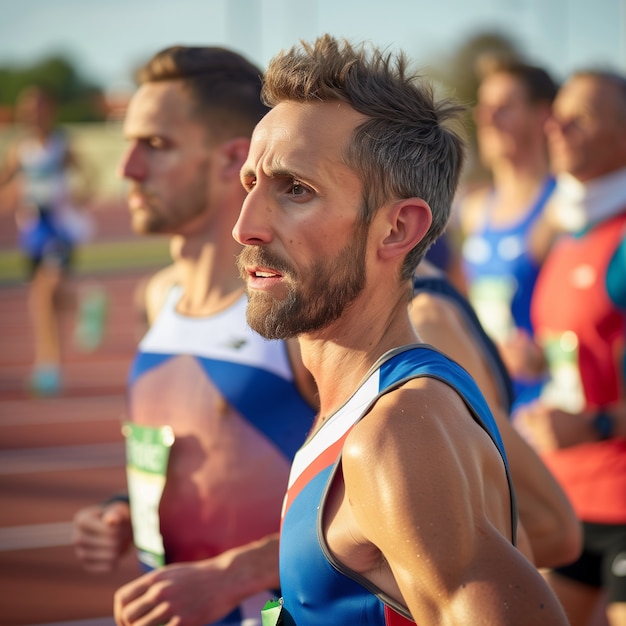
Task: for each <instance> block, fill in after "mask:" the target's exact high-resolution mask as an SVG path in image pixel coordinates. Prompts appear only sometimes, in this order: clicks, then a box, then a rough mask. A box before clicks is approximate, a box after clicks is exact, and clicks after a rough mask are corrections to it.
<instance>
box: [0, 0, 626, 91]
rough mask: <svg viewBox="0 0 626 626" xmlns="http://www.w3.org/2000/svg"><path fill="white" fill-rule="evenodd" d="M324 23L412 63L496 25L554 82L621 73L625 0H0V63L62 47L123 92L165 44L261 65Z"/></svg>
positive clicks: (625, 62) (427, 60) (90, 76)
mask: <svg viewBox="0 0 626 626" xmlns="http://www.w3.org/2000/svg"><path fill="white" fill-rule="evenodd" d="M325 32H329V33H331V34H333V35H336V36H341V37H346V38H348V39H350V40H352V41H362V40H369V41H372V42H373V43H375V44H376V45H378V46H382V47H387V48H390V49H393V48H401V49H403V50H404V51H405V52H406V53H407V54H408V55H409V56H410V57H411V58H412V59H413V60H414V61H415V63H416V64H417V65H419V66H422V67H428V66H431V65H434V64H438V63H440V62H441V61H442V60H444V59H445V58H447V57H449V56H451V55H452V54H453V53H454V51H455V50H456V49H457V48H458V47H459V46H460V45H461V44H462V43H463V42H464V41H466V40H467V39H468V38H469V37H471V36H473V35H475V34H477V33H479V32H499V33H500V34H503V35H505V36H507V37H508V38H510V39H511V40H512V41H514V42H515V44H516V45H517V46H518V48H519V49H520V50H521V51H522V52H523V53H524V54H525V56H526V58H527V59H528V61H530V62H533V63H537V64H540V65H543V66H544V67H546V69H548V70H549V71H551V72H552V73H553V75H554V76H555V78H556V79H557V80H562V79H564V78H565V77H566V76H567V74H568V73H569V72H571V71H573V70H574V69H576V68H578V67H583V66H592V65H593V66H608V67H612V68H613V69H617V70H619V71H622V72H624V73H626V0H0V65H7V64H12V65H18V66H19V65H28V64H30V63H33V62H36V61H38V60H39V59H41V58H43V57H45V56H47V55H50V54H56V53H63V54H65V55H67V56H68V57H69V58H70V59H71V60H72V61H73V62H74V63H75V64H76V66H77V68H78V69H79V71H80V73H81V76H82V77H83V78H85V79H86V80H88V81H89V82H93V83H96V84H98V85H100V86H101V87H103V88H104V89H106V90H110V91H115V90H120V89H123V90H126V89H130V88H131V87H132V80H131V77H132V70H133V68H135V67H136V66H137V65H138V64H140V63H142V62H143V61H145V60H146V59H147V58H148V57H149V56H151V55H152V54H153V53H154V52H156V51H157V50H159V49H161V48H164V47H166V46H169V45H172V44H186V45H221V46H228V47H231V48H233V49H235V50H237V51H238V52H241V53H243V54H244V55H246V56H247V57H248V58H249V59H250V60H252V61H253V62H255V63H257V64H258V65H259V66H260V67H261V68H264V67H265V66H266V65H267V62H268V61H269V59H270V58H271V57H272V56H273V55H274V54H275V53H276V52H278V51H279V50H280V49H282V48H288V47H291V46H292V45H294V44H296V43H297V42H298V41H299V40H300V39H313V38H315V37H316V36H318V35H320V34H323V33H325Z"/></svg>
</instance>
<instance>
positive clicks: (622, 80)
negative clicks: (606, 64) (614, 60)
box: [570, 68, 626, 118]
mask: <svg viewBox="0 0 626 626" xmlns="http://www.w3.org/2000/svg"><path fill="white" fill-rule="evenodd" d="M572 78H592V79H594V80H597V81H601V82H604V83H607V84H609V85H613V86H614V87H615V89H616V91H617V96H618V98H619V100H620V102H619V103H618V108H619V110H620V111H621V112H622V113H623V115H624V117H625V118H626V76H625V75H624V74H620V73H619V72H617V71H615V70H612V69H603V68H581V69H578V70H576V71H575V72H573V73H572V74H571V76H570V80H571V79H572Z"/></svg>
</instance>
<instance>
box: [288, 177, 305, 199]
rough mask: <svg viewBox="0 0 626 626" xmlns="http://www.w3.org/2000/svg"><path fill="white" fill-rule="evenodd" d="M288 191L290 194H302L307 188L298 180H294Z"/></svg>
mask: <svg viewBox="0 0 626 626" xmlns="http://www.w3.org/2000/svg"><path fill="white" fill-rule="evenodd" d="M290 192H291V195H292V196H303V195H304V194H306V193H307V192H308V189H307V188H306V187H305V186H304V185H303V184H302V183H301V182H300V181H297V180H294V181H293V183H291V189H290Z"/></svg>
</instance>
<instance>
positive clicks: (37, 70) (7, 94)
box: [0, 55, 105, 123]
mask: <svg viewBox="0 0 626 626" xmlns="http://www.w3.org/2000/svg"><path fill="white" fill-rule="evenodd" d="M29 85H39V86H41V87H45V88H46V89H47V90H49V91H50V92H51V93H52V94H53V95H54V96H55V98H56V99H57V103H58V106H57V112H58V114H57V117H58V119H57V121H58V122H60V123H65V122H98V121H102V120H104V118H105V111H104V108H103V105H102V103H103V94H102V89H101V88H100V87H98V86H97V85H93V84H90V83H88V82H86V81H85V80H84V79H83V78H82V77H81V76H80V75H79V73H78V71H77V70H76V68H75V67H74V65H73V64H72V63H71V62H70V61H69V60H68V59H67V58H65V57H64V56H61V55H54V56H50V57H47V58H44V59H42V60H41V61H39V62H37V63H35V64H34V65H30V66H25V67H24V66H19V67H18V66H14V65H3V66H0V106H8V107H12V106H13V105H14V104H15V101H16V99H17V96H18V94H19V93H20V92H21V91H22V90H23V89H24V88H25V87H27V86H29Z"/></svg>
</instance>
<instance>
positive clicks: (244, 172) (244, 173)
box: [240, 165, 304, 180]
mask: <svg viewBox="0 0 626 626" xmlns="http://www.w3.org/2000/svg"><path fill="white" fill-rule="evenodd" d="M262 170H263V173H264V174H265V175H266V176H267V177H268V178H293V179H294V180H302V179H303V178H304V177H303V176H300V175H299V174H298V173H297V172H295V171H294V170H290V169H287V168H285V167H283V166H279V165H270V167H269V168H265V167H263V168H262ZM240 176H241V178H254V177H255V176H256V171H255V170H254V168H252V167H246V166H245V165H244V167H243V168H242V169H241V172H240Z"/></svg>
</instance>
